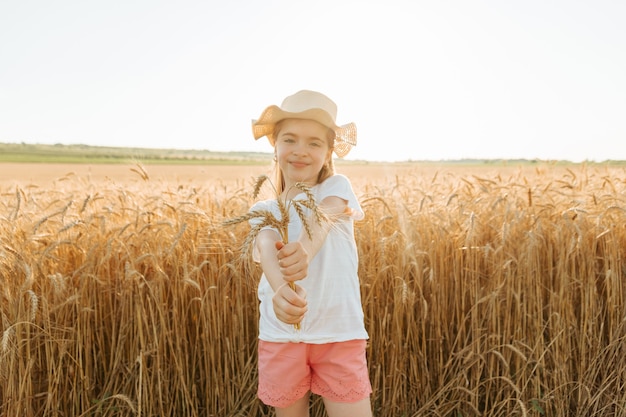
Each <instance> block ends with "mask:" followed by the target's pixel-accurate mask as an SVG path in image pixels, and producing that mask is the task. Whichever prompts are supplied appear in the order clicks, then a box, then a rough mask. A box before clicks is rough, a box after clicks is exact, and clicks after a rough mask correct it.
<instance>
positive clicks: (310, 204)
mask: <svg viewBox="0 0 626 417" xmlns="http://www.w3.org/2000/svg"><path fill="white" fill-rule="evenodd" d="M265 183H269V184H270V185H271V186H272V188H273V189H274V193H275V194H276V201H277V203H278V210H279V212H280V219H278V218H276V216H274V214H273V213H271V212H270V211H268V210H253V211H250V212H248V213H246V214H244V215H242V216H238V217H235V218H233V219H229V220H226V221H224V222H223V225H224V226H233V225H236V224H239V223H242V222H247V221H250V220H252V219H259V220H260V222H259V223H258V224H256V225H255V226H253V227H252V229H251V230H250V232H249V233H248V235H247V236H246V239H245V240H244V242H243V245H242V256H244V257H246V258H247V257H249V256H250V250H251V248H252V245H253V244H254V241H255V239H256V237H257V236H258V234H259V233H260V232H261V230H263V229H264V228H266V227H272V228H275V229H276V230H278V233H279V235H280V238H281V240H282V241H283V242H284V243H285V244H287V243H289V221H290V211H291V208H292V207H293V208H294V211H295V212H296V214H297V216H298V218H300V221H302V225H303V227H304V230H305V231H306V233H307V236H308V237H309V239H312V238H313V230H312V229H311V224H310V220H311V218H310V217H309V216H307V211H306V210H305V209H308V210H309V211H310V212H311V214H312V218H313V219H314V220H315V222H316V223H317V224H319V225H322V224H323V223H324V222H325V221H327V220H328V219H327V216H326V215H325V214H324V212H323V211H322V210H321V209H320V208H319V206H318V204H317V202H316V201H315V195H313V192H312V191H311V187H309V186H308V185H307V184H305V183H302V182H298V183H296V184H294V185H293V186H292V187H291V188H290V189H289V190H287V193H285V195H288V194H289V191H290V190H291V189H292V188H295V189H297V190H300V191H301V192H302V193H303V194H304V195H305V197H306V198H304V199H297V200H296V199H291V200H287V198H286V197H285V198H281V197H280V195H279V193H278V190H277V189H276V187H274V185H273V184H272V182H271V180H270V179H269V177H268V176H267V175H261V176H260V177H258V178H257V180H256V182H255V184H254V191H253V198H257V197H258V195H259V193H260V191H261V188H262V187H263V184H265ZM288 285H289V288H291V289H292V290H294V291H295V290H296V284H295V283H293V282H289V283H288ZM294 328H295V329H296V330H300V323H296V324H294Z"/></svg>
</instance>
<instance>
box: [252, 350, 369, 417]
mask: <svg viewBox="0 0 626 417" xmlns="http://www.w3.org/2000/svg"><path fill="white" fill-rule="evenodd" d="M365 345H366V341H365V340H349V341H347V342H338V343H326V344H321V345H314V344H309V343H273V342H265V341H263V340H259V392H258V395H259V399H260V400H261V401H263V403H265V404H267V405H270V406H273V407H278V408H284V407H287V406H289V405H291V404H293V403H294V402H295V401H296V400H298V399H300V398H302V397H303V396H304V395H305V394H306V393H307V392H309V391H311V392H313V393H314V394H318V395H321V396H322V397H324V398H327V399H329V400H331V401H336V402H348V403H352V402H357V401H360V400H363V399H365V398H368V397H369V395H370V394H371V393H372V386H371V384H370V380H369V375H368V371H367V360H366V358H365Z"/></svg>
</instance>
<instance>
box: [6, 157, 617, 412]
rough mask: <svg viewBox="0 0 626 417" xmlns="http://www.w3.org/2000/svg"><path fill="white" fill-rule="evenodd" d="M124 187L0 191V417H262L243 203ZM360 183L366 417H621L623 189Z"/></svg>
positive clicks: (547, 177) (234, 194) (493, 177)
mask: <svg viewBox="0 0 626 417" xmlns="http://www.w3.org/2000/svg"><path fill="white" fill-rule="evenodd" d="M346 168H349V167H346ZM363 169H365V168H363ZM340 170H341V169H340ZM133 172H136V173H137V174H139V178H136V179H135V180H128V181H125V182H123V183H115V182H111V181H110V182H97V183H96V182H94V183H91V182H89V181H85V180H84V179H80V178H75V177H72V178H67V179H63V180H62V181H61V180H59V181H55V182H54V183H53V185H51V186H50V187H46V188H39V187H11V188H10V189H0V192H1V194H2V197H1V199H0V280H1V285H0V294H1V295H0V296H1V299H0V302H1V327H0V333H1V334H2V337H1V339H0V415H20V416H46V415H74V416H91V415H98V416H148V415H159V416H160V415H178V416H240V415H246V416H269V415H272V412H271V410H269V409H268V408H266V407H265V406H263V405H262V404H260V403H259V402H258V400H257V399H256V354H255V352H256V337H257V320H258V317H257V314H258V310H257V303H258V300H257V298H256V293H255V285H254V283H255V281H256V280H257V279H258V277H259V275H260V271H259V270H258V268H257V267H256V266H255V265H254V264H250V263H240V262H238V259H239V257H240V255H241V243H242V242H243V241H244V240H245V237H246V236H248V235H249V232H250V228H249V227H248V226H247V225H246V224H245V223H243V224H239V225H237V226H233V227H231V228H223V227H221V225H222V223H223V222H224V221H225V220H227V219H231V218H234V217H236V216H238V215H240V214H241V213H245V212H247V210H248V208H249V206H250V204H251V200H250V199H249V198H248V197H247V192H246V190H247V189H248V186H247V185H244V184H242V182H241V181H237V182H235V181H232V182H223V181H216V182H214V183H209V184H202V183H199V182H198V183H193V182H192V183H175V182H174V183H168V182H159V181H156V180H154V179H153V177H154V176H153V175H148V172H146V170H145V168H143V167H140V172H139V171H137V170H135V169H133ZM367 172H370V171H363V174H361V175H353V176H352V178H353V185H354V188H355V191H356V192H357V195H358V196H359V197H360V199H361V202H362V206H363V208H364V211H365V213H366V218H365V219H364V220H363V221H361V222H357V223H356V230H355V233H356V239H357V246H358V250H359V254H360V263H359V274H360V278H361V289H362V296H363V305H364V310H365V317H366V327H367V329H368V331H369V333H370V337H371V339H370V341H369V344H368V352H367V353H368V359H369V364H370V375H371V379H372V384H373V388H374V394H373V396H372V403H373V406H374V408H375V413H376V415H380V416H524V415H529V416H530V415H536V416H539V415H546V416H548V415H549V416H593V415H612V416H626V390H624V386H626V363H625V362H624V360H623V358H624V354H625V353H626V303H625V297H626V270H625V266H626V265H625V255H626V226H625V225H626V173H625V171H624V169H621V168H614V167H602V166H594V167H588V166H576V167H569V168H558V167H553V166H549V165H546V166H538V167H536V168H524V169H522V168H519V169H517V168H507V169H497V168H490V169H487V168H484V169H480V170H479V169H473V170H468V171H467V172H464V171H462V170H453V169H445V168H439V169H434V168H420V167H417V168H415V167H413V168H409V169H403V170H401V171H400V170H398V169H394V168H388V172H384V171H382V173H377V174H376V175H373V176H371V175H367ZM371 172H374V171H373V170H372V171H371ZM209 232H210V233H209ZM313 401H314V407H313V411H312V416H314V417H315V416H322V415H323V407H322V404H321V403H320V401H319V398H315V399H314V400H313Z"/></svg>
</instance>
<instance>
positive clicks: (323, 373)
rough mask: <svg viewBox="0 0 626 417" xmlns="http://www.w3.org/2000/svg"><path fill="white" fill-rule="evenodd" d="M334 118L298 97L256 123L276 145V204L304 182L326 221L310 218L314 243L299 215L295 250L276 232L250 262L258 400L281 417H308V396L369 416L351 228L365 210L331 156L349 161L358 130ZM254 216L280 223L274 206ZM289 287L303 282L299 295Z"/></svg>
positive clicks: (331, 109) (313, 95) (339, 410)
mask: <svg viewBox="0 0 626 417" xmlns="http://www.w3.org/2000/svg"><path fill="white" fill-rule="evenodd" d="M336 114H337V106H336V105H335V103H334V102H333V101H332V100H330V99H329V98H328V97H326V96H325V95H323V94H320V93H318V92H314V91H299V92H297V93H296V94H294V95H292V96H289V97H287V98H286V99H285V100H284V101H283V103H282V105H281V106H280V107H278V106H269V107H268V108H266V109H265V110H264V111H263V113H262V114H261V117H260V118H259V119H258V120H255V121H253V134H254V138H255V139H259V138H260V137H263V136H267V138H268V139H269V141H270V144H271V145H272V146H274V154H275V161H276V166H277V169H276V173H277V178H276V183H275V184H274V185H275V186H276V187H277V189H278V193H279V194H280V196H279V198H281V199H284V200H285V201H288V200H292V199H299V198H302V199H304V198H305V195H304V194H303V193H302V191H300V190H299V189H298V188H295V187H294V184H296V183H305V184H306V185H308V186H309V187H311V191H312V192H313V194H314V196H315V201H316V202H317V204H318V206H319V208H320V209H321V210H323V212H324V213H325V214H326V215H327V217H328V219H329V220H327V221H325V222H321V223H318V222H316V221H315V220H313V219H312V220H311V222H309V227H310V229H311V237H309V234H308V233H306V231H305V229H304V227H303V226H304V225H303V224H302V221H301V220H300V217H299V216H298V215H297V214H296V213H295V212H294V213H292V214H291V215H290V217H289V218H290V223H289V230H288V236H289V239H288V240H289V243H287V244H285V243H284V242H281V240H280V235H279V233H278V231H277V230H276V229H272V228H266V229H263V230H262V231H261V232H260V233H259V234H258V235H257V238H256V241H255V247H254V250H253V253H254V254H253V256H254V259H255V261H257V262H260V265H261V268H262V270H263V275H262V277H261V281H260V283H259V288H258V295H259V299H260V312H261V317H260V322H259V332H260V334H259V388H258V395H259V398H260V399H261V400H262V401H263V402H264V403H265V404H267V405H270V406H273V407H275V409H276V416H277V417H285V416H298V417H301V416H308V415H309V396H310V394H311V392H312V393H315V394H318V395H320V396H322V398H323V401H324V405H325V408H326V411H327V413H328V415H329V417H342V416H350V417H355V416H371V415H372V412H371V405H370V398H369V397H370V394H371V392H372V389H371V385H370V381H369V375H368V368H367V361H366V358H365V346H366V340H367V338H368V335H367V332H366V330H365V326H364V323H363V308H362V305H361V297H360V288H359V278H358V276H357V270H358V254H357V248H356V243H355V240H354V228H353V221H354V220H359V219H361V218H362V217H363V211H362V210H361V207H360V205H359V202H358V201H357V198H356V196H355V194H354V191H353V190H352V186H351V184H350V182H349V180H348V179H347V178H346V177H345V176H342V175H336V174H335V173H334V165H333V160H332V153H333V152H334V153H335V154H336V155H337V156H339V157H343V156H344V155H346V154H347V153H348V152H349V151H350V149H351V147H352V146H354V145H356V126H355V125H354V124H352V123H351V124H348V125H344V126H337V124H336V123H335V118H336ZM251 210H270V211H271V212H272V213H273V214H274V215H275V216H276V217H277V218H280V212H279V210H278V204H277V200H267V201H260V202H257V203H256V204H255V205H254V206H253V207H252V208H251ZM255 221H257V220H252V221H251V222H252V224H255V223H254V222H255ZM259 221H260V220H259ZM290 282H297V284H296V285H295V290H292V288H291V287H290V286H289V285H288V284H289V283H290ZM294 324H299V328H296V327H294Z"/></svg>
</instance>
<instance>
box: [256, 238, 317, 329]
mask: <svg viewBox="0 0 626 417" xmlns="http://www.w3.org/2000/svg"><path fill="white" fill-rule="evenodd" d="M256 245H257V249H258V251H259V255H260V264H261V269H263V273H264V274H265V278H266V279H267V281H268V282H269V284H270V286H271V287H272V289H273V290H274V297H273V298H272V302H273V306H274V313H275V314H276V317H277V318H278V319H279V320H280V321H282V322H284V323H287V324H295V323H299V322H300V321H301V320H302V317H303V316H304V313H306V311H307V302H306V299H305V297H306V293H305V291H304V289H303V288H302V287H300V286H296V291H294V290H292V289H291V288H289V285H287V284H288V282H287V281H286V280H285V278H284V273H283V270H284V269H288V268H284V267H283V268H281V266H280V265H279V258H278V251H279V250H278V249H279V248H282V247H283V243H282V242H281V241H280V236H279V234H278V233H276V231H274V230H270V229H267V230H262V231H261V232H259V235H258V236H257V238H256ZM288 249H289V248H288ZM298 253H300V255H298ZM302 254H303V252H302V251H294V252H293V253H291V254H290V261H293V262H294V263H295V268H296V269H300V268H301V265H302V263H303V262H302V258H303V255H302ZM304 258H305V259H306V257H304ZM298 259H299V260H298ZM307 266H308V264H307ZM290 267H292V269H294V265H290ZM304 271H305V272H304V276H306V268H305V270H304ZM304 276H303V277H304ZM300 279H301V278H300Z"/></svg>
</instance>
